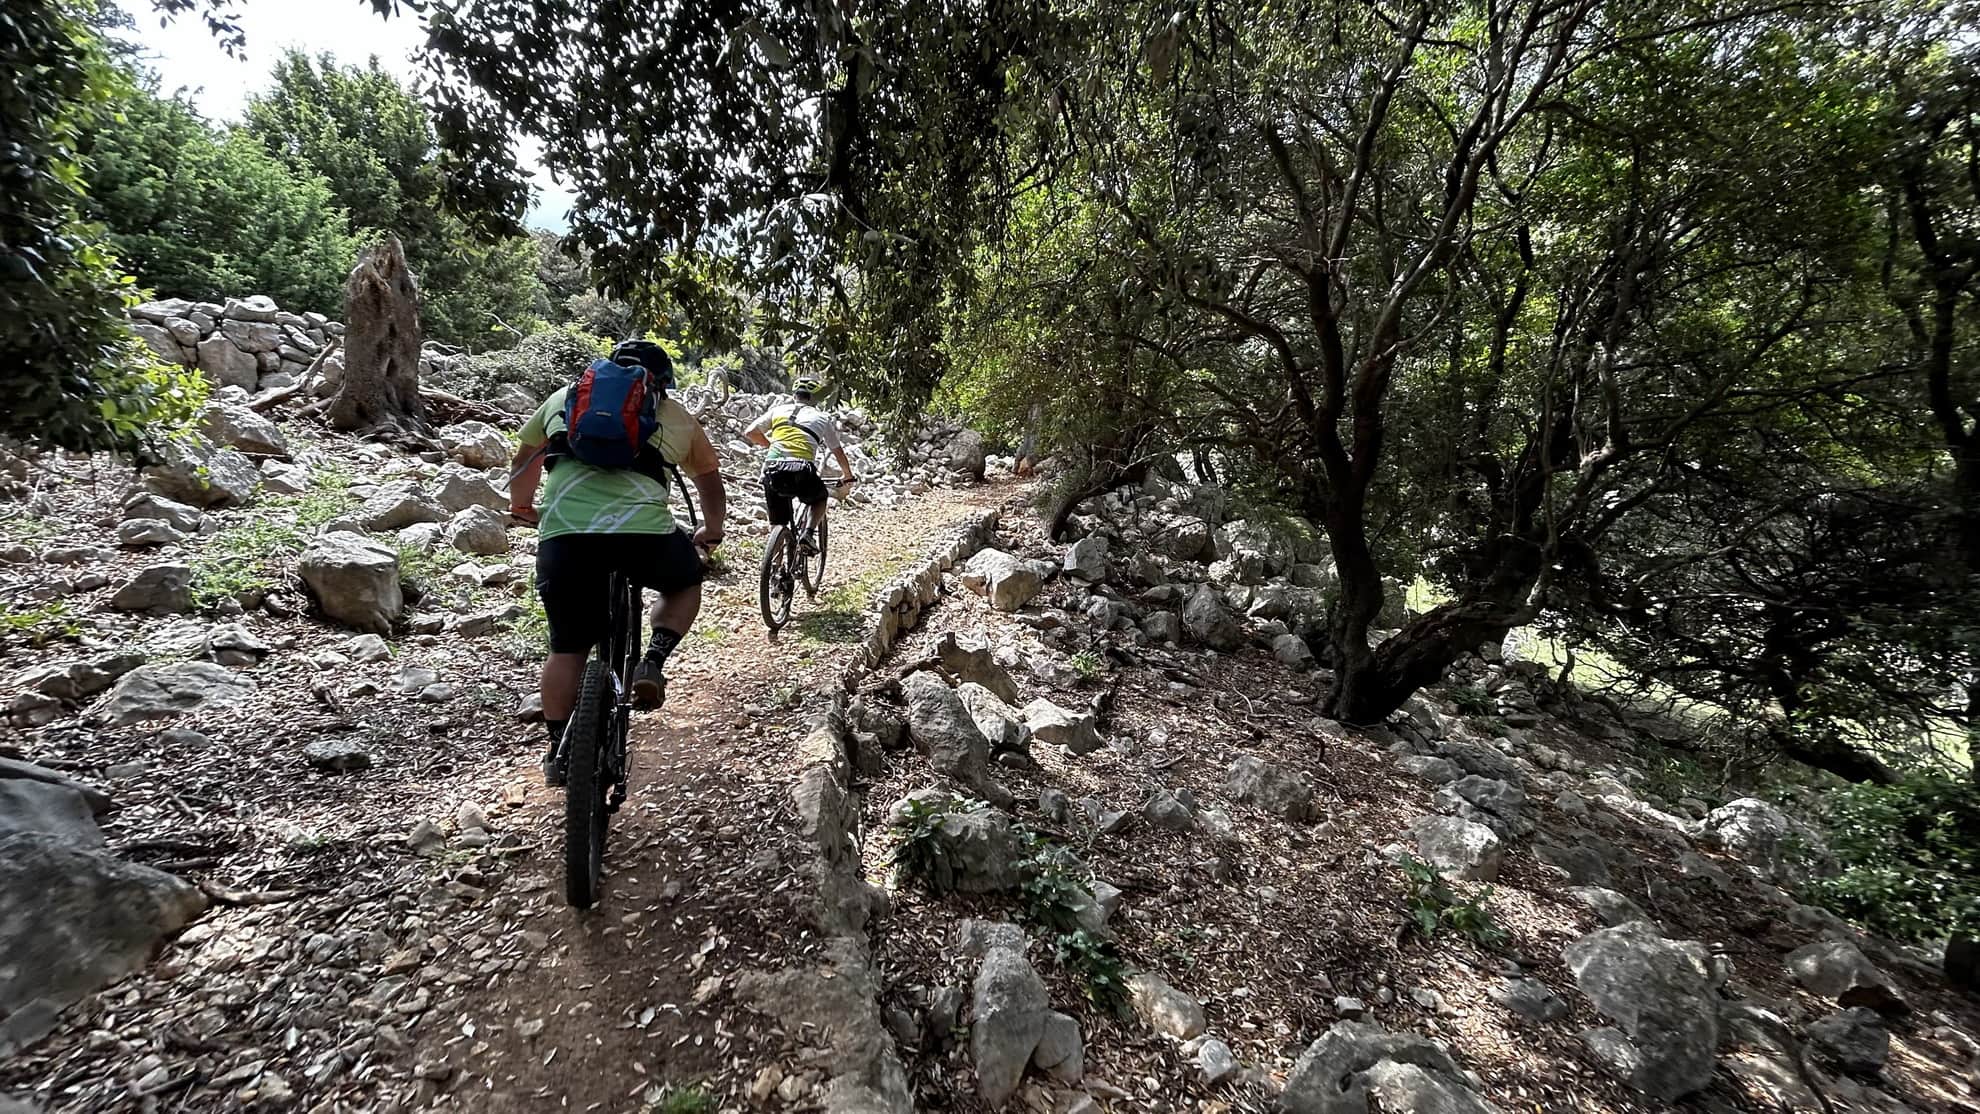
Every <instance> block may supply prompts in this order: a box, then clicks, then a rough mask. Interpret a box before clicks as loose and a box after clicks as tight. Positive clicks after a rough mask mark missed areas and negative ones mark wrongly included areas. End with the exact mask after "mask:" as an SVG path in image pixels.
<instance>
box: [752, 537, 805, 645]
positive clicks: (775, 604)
mask: <svg viewBox="0 0 1980 1114" xmlns="http://www.w3.org/2000/svg"><path fill="white" fill-rule="evenodd" d="M790 539H791V528H790V527H788V526H777V527H774V528H772V529H771V531H770V537H769V538H768V539H766V540H765V542H764V545H763V574H762V577H761V579H760V580H759V581H758V586H757V599H758V602H760V603H761V604H762V605H763V624H764V625H765V626H767V627H769V628H770V631H771V633H773V634H774V633H776V632H777V630H778V629H779V628H781V627H782V626H783V625H784V624H785V623H787V622H789V621H790V618H791V597H792V596H794V595H796V594H797V593H796V592H794V591H793V592H785V593H783V595H782V597H781V600H780V599H779V597H778V592H777V581H778V580H779V579H780V577H779V575H778V574H779V571H780V569H782V568H784V567H785V566H787V565H788V563H789V561H790V548H791V542H790Z"/></svg>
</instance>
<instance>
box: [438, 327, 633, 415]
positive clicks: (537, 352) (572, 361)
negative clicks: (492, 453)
mask: <svg viewBox="0 0 1980 1114" xmlns="http://www.w3.org/2000/svg"><path fill="white" fill-rule="evenodd" d="M611 350H612V342H611V340H610V339H609V338H606V337H601V336H594V335H593V334H591V333H587V332H585V331H584V330H583V329H581V328H578V327H577V326H575V325H557V326H554V327H552V328H548V329H542V330H539V331H537V332H534V333H531V334H530V335H528V336H526V337H524V338H523V339H522V340H521V341H520V342H519V343H518V344H517V345H516V346H515V347H514V348H511V349H509V350H507V351H504V352H488V353H484V354H482V355H479V356H466V357H463V358H460V359H455V360H448V361H444V362H443V363H442V364H437V365H436V366H435V367H434V369H433V371H432V373H431V375H430V376H429V379H430V380H431V382H432V383H433V385H434V386H436V387H439V388H440V389H441V390H445V391H451V392H453V393H454V394H457V395H460V396H461V397H463V398H480V399H486V398H493V397H494V396H496V395H497V394H500V393H501V391H502V388H503V387H505V386H507V385H509V384H511V383H513V384H517V385H519V386H521V387H522V388H523V389H524V390H526V391H528V392H529V394H530V396H531V397H532V398H536V399H543V398H546V397H548V396H549V394H550V392H552V391H554V390H556V389H557V388H559V387H562V386H565V385H566V384H568V383H570V381H571V380H573V379H575V378H577V373H578V370H579V369H580V368H582V367H584V365H586V364H588V363H590V362H591V361H592V360H595V359H597V358H598V357H600V356H603V355H605V354H607V353H608V352H610V351H611Z"/></svg>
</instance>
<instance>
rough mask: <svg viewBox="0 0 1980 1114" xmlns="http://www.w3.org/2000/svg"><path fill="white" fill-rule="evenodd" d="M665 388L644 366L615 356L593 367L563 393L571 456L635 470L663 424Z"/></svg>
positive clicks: (594, 464)
mask: <svg viewBox="0 0 1980 1114" xmlns="http://www.w3.org/2000/svg"><path fill="white" fill-rule="evenodd" d="M664 393H665V392H664V391H662V390H661V389H660V387H659V386H658V385H657V384H655V383H654V382H653V379H652V377H651V376H649V375H648V374H647V371H646V369H645V368H643V367H625V366H622V365H620V364H615V363H613V362H612V361H610V360H606V359H598V360H593V361H591V366H590V367H588V368H585V369H584V372H583V373H582V374H580V375H579V376H578V377H577V382H575V383H573V384H571V388H570V392H569V393H568V394H566V395H565V396H564V436H565V439H566V440H567V441H568V443H569V445H570V451H571V456H572V457H574V458H576V459H577V460H579V461H582V462H583V463H585V464H589V465H591V466H593V467H595V468H631V467H634V466H635V465H637V464H638V463H639V457H640V453H641V452H642V451H644V450H645V449H646V447H647V441H648V439H650V438H651V437H652V436H653V434H654V433H655V432H657V431H658V430H659V428H660V399H661V398H662V397H663V395H664Z"/></svg>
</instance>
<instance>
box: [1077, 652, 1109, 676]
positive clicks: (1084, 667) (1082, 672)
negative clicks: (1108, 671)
mask: <svg viewBox="0 0 1980 1114" xmlns="http://www.w3.org/2000/svg"><path fill="white" fill-rule="evenodd" d="M1072 668H1073V672H1074V673H1077V674H1079V678H1080V680H1082V681H1091V680H1092V679H1093V678H1095V677H1098V676H1099V675H1100V672H1101V670H1102V669H1104V668H1105V663H1104V662H1103V661H1101V659H1100V655H1099V654H1096V653H1094V652H1093V651H1092V650H1081V651H1080V652H1079V653H1077V654H1074V655H1073V656H1072Z"/></svg>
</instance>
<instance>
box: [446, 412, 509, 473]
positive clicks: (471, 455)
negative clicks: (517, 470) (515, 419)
mask: <svg viewBox="0 0 1980 1114" xmlns="http://www.w3.org/2000/svg"><path fill="white" fill-rule="evenodd" d="M440 447H441V448H443V449H445V450H447V455H448V456H450V457H453V458H454V459H455V460H458V461H460V462H461V463H462V464H465V465H467V466H468V467H469V468H500V467H501V466H502V465H504V464H507V463H509V456H510V453H511V452H512V448H511V446H510V444H509V437H508V435H507V434H505V433H503V432H502V431H501V430H499V429H496V428H495V427H494V426H492V425H489V424H488V423H487V422H462V423H460V424H459V425H451V426H448V427H447V428H445V429H443V430H441V431H440Z"/></svg>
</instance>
